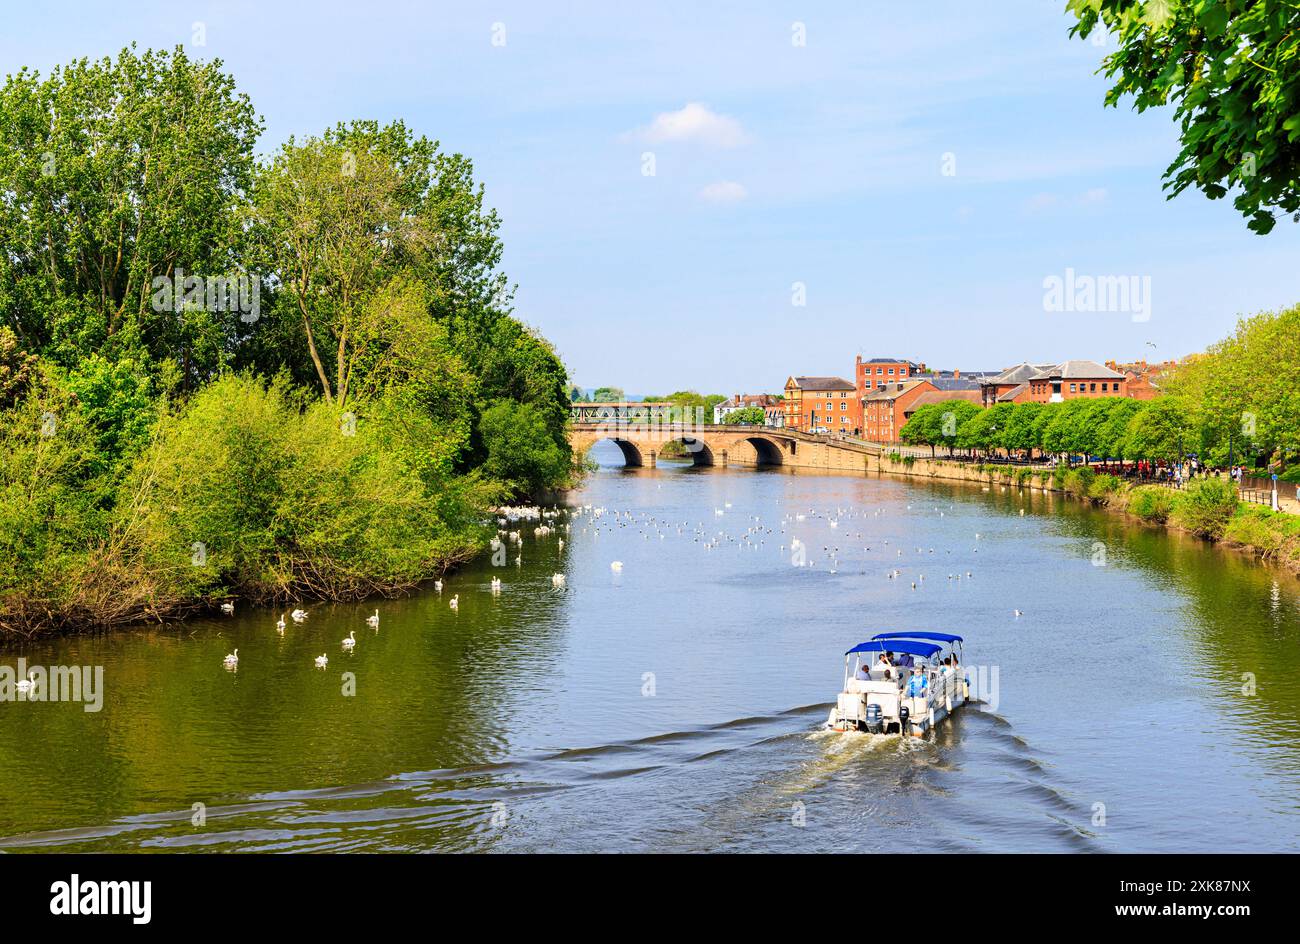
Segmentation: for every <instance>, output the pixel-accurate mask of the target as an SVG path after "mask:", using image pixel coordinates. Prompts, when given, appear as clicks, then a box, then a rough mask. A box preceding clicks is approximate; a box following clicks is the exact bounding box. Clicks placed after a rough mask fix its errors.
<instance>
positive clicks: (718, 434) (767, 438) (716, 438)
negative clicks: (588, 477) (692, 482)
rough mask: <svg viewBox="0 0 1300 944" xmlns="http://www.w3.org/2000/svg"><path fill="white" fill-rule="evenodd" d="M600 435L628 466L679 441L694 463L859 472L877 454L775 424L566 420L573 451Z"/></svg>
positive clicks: (655, 455) (584, 447)
mask: <svg viewBox="0 0 1300 944" xmlns="http://www.w3.org/2000/svg"><path fill="white" fill-rule="evenodd" d="M603 439H608V440H611V441H613V442H614V443H615V444H616V445H618V447H619V449H621V450H622V451H623V456H624V459H625V461H626V462H627V464H628V465H629V466H642V465H650V466H653V465H654V464H655V463H656V461H657V460H658V458H659V454H660V453H661V451H662V450H663V447H664V446H665V445H667V444H668V443H673V442H680V443H682V444H683V445H684V446H685V449H686V452H687V454H688V455H689V456H690V458H691V459H692V460H693V461H694V463H695V464H696V465H742V466H761V465H782V466H790V467H793V468H812V469H829V470H839V471H863V470H865V469H867V468H868V467H869V464H870V460H871V458H872V457H876V458H877V460H878V457H879V455H880V449H879V447H876V446H871V445H868V444H864V443H860V442H847V441H844V440H838V439H832V438H830V437H827V436H817V435H814V434H812V433H805V432H802V431H800V430H794V429H783V428H780V427H768V426H741V425H726V424H721V425H720V424H714V423H707V424H706V423H675V422H654V421H650V422H630V421H622V420H618V419H614V420H610V421H605V422H598V423H593V422H575V423H571V424H570V427H569V441H570V444H571V445H572V446H573V448H574V451H576V452H586V450H587V449H589V448H590V447H591V446H592V445H594V444H595V443H596V442H599V441H600V440H603Z"/></svg>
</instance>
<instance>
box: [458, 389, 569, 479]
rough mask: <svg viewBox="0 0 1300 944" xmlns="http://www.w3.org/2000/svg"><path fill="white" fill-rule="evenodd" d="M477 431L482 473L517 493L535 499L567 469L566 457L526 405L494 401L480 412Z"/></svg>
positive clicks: (538, 416)
mask: <svg viewBox="0 0 1300 944" xmlns="http://www.w3.org/2000/svg"><path fill="white" fill-rule="evenodd" d="M479 427H480V429H481V431H482V435H483V443H484V445H485V446H486V447H487V454H488V457H487V462H486V463H485V464H484V471H485V472H487V474H488V475H490V476H492V477H493V478H496V479H498V480H500V481H502V482H505V483H506V484H507V485H509V486H510V487H511V488H513V489H515V490H516V491H517V492H520V493H522V494H527V495H533V496H535V495H536V494H537V492H538V491H539V490H540V489H542V488H545V487H546V486H548V485H553V484H555V483H556V482H557V481H558V480H559V479H560V478H562V477H563V476H564V474H565V472H566V471H567V469H568V463H569V457H568V455H567V454H566V453H565V452H564V451H563V450H561V449H560V447H559V446H558V445H556V443H555V441H554V440H553V439H552V438H551V432H550V429H549V428H548V427H547V424H546V419H545V418H544V417H543V416H542V414H541V413H540V412H539V411H538V410H537V409H536V407H533V406H531V405H530V404H527V403H515V402H513V401H510V400H498V401H496V402H495V403H493V404H492V405H491V406H489V407H488V408H487V409H486V410H484V411H483V416H482V418H481V419H480V420H479Z"/></svg>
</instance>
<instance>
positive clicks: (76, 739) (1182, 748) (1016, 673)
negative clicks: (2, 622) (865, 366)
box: [0, 452, 1300, 852]
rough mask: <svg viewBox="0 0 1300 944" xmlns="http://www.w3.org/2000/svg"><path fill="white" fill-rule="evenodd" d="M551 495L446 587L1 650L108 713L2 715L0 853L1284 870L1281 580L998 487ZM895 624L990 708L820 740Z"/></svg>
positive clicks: (1294, 668)
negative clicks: (933, 725)
mask: <svg viewBox="0 0 1300 944" xmlns="http://www.w3.org/2000/svg"><path fill="white" fill-rule="evenodd" d="M613 455H614V459H615V461H617V453H616V452H615V453H614V454H613ZM571 502H572V504H571V507H570V510H569V512H567V513H565V514H564V515H562V516H561V517H560V518H557V519H556V521H558V522H559V523H560V524H561V528H560V530H559V531H557V532H556V533H555V534H552V535H549V536H544V537H540V538H539V537H536V536H535V535H534V533H533V528H534V526H535V523H533V522H522V523H521V524H520V525H519V526H518V530H520V531H521V533H522V535H523V542H522V547H521V548H520V551H519V553H521V554H522V563H521V564H519V565H517V566H516V565H515V564H514V557H515V553H516V551H515V550H513V549H512V551H511V554H510V555H509V556H510V561H511V563H510V564H509V565H508V566H506V567H504V568H493V567H492V566H490V564H489V563H488V562H487V561H484V562H482V563H479V564H476V565H474V566H471V567H469V568H466V569H465V570H463V571H461V572H460V573H458V574H455V575H452V576H451V577H449V578H448V579H447V581H446V586H445V588H444V591H443V593H442V594H441V595H439V594H438V593H436V592H434V591H432V590H429V591H426V592H424V593H421V594H419V595H418V596H415V597H412V598H410V599H405V600H396V601H380V602H378V603H377V604H375V603H370V604H364V605H362V604H358V605H355V606H350V605H349V606H327V605H318V606H313V607H309V609H310V616H309V617H308V619H307V621H306V622H305V623H302V624H295V623H293V622H292V621H291V622H290V623H289V625H288V627H287V628H286V630H285V632H284V634H283V635H280V634H279V633H277V631H276V628H275V622H276V620H277V618H278V616H279V613H272V612H244V611H241V612H239V613H238V614H237V615H235V616H233V617H230V618H222V619H214V620H203V621H192V622H189V623H186V624H184V625H183V626H166V627H162V628H144V629H140V630H137V631H134V632H129V633H121V634H116V635H112V636H104V637H87V638H78V639H66V640H55V641H50V642H45V643H41V644H38V645H30V646H27V647H25V648H22V649H12V650H10V651H9V652H7V653H5V654H4V661H5V662H7V663H8V664H10V665H12V664H14V662H15V661H16V659H17V657H18V656H19V655H22V656H25V657H26V658H27V660H28V661H29V662H30V663H33V664H41V665H58V664H69V665H82V664H89V665H102V666H104V670H105V688H106V691H105V696H104V707H103V710H102V711H101V712H99V713H97V714H91V713H86V712H84V711H82V709H81V706H80V705H76V704H39V703H21V702H20V703H2V704H0V836H3V837H5V838H3V839H0V847H4V848H7V849H9V850H11V851H18V850H23V849H33V848H35V849H41V848H46V849H48V848H52V847H55V848H64V849H73V850H87V851H91V850H93V851H101V850H114V849H126V850H130V849H142V850H178V851H202V850H258V851H274V850H330V851H345V850H440V851H450V850H502V851H534V850H537V851H540V850H561V851H584V850H610V851H707V850H728V851H731V850H774V851H818V850H834V851H867V850H872V849H883V848H896V846H897V838H898V832H897V829H896V827H897V826H899V825H904V824H911V825H915V826H918V827H922V828H923V830H924V835H925V836H926V839H927V844H928V848H929V849H932V850H936V851H941V850H952V851H985V850H988V851H995V850H996V851H1002V850H1014V851H1061V852H1068V851H1115V850H1146V851H1162V850H1211V849H1213V850H1222V849H1224V848H1228V849H1233V848H1242V849H1246V848H1249V849H1254V850H1261V849H1279V850H1292V851H1294V850H1296V849H1297V848H1300V827H1298V826H1297V820H1296V813H1297V804H1298V803H1300V801H1298V800H1297V797H1300V791H1297V786H1298V785H1300V783H1298V781H1300V599H1298V597H1297V594H1296V589H1295V584H1294V580H1293V579H1292V578H1290V577H1287V576H1284V575H1282V574H1281V573H1280V572H1277V571H1273V570H1270V569H1268V568H1264V567H1259V566H1257V565H1255V564H1254V563H1252V562H1250V561H1248V560H1246V559H1244V558H1242V557H1240V556H1237V555H1234V554H1232V553H1230V552H1224V551H1220V550H1216V549H1212V548H1207V547H1206V546H1204V545H1202V544H1201V543H1199V542H1197V541H1194V540H1191V539H1186V538H1181V537H1177V536H1169V535H1166V534H1164V533H1162V532H1159V531H1155V530H1150V529H1146V528H1143V527H1141V526H1136V525H1133V524H1130V523H1127V522H1125V521H1123V520H1121V519H1119V518H1117V517H1115V516H1111V515H1107V514H1105V513H1101V512H1095V511H1092V510H1089V509H1085V508H1081V507H1080V506H1079V505H1078V504H1076V503H1072V502H1065V501H1063V500H1062V499H1059V498H1055V497H1053V496H1049V495H1043V494H1041V493H1019V492H1015V491H1011V490H1002V489H1000V488H998V487H993V488H992V489H990V490H981V489H979V488H972V487H969V486H952V485H945V484H928V483H912V482H907V481H901V480H892V479H874V478H858V477H849V476H843V477H833V476H812V475H792V474H788V473H782V472H780V471H766V472H747V471H735V472H728V471H725V470H717V469H715V470H707V469H704V470H693V469H689V468H679V467H674V466H671V465H665V466H661V467H660V468H659V469H657V470H640V471H635V472H631V471H629V472H624V471H622V470H619V469H616V468H604V469H602V470H601V471H600V472H599V473H597V474H596V475H594V476H593V477H592V479H591V481H590V482H589V484H588V486H587V487H586V488H585V489H584V490H583V491H582V492H581V493H579V494H576V495H575V496H573V498H572V499H571ZM584 506H587V507H584ZM598 509H604V511H603V514H599V515H598V514H597V510H598ZM1022 510H1023V511H1024V515H1023V516H1022V515H1021V514H1020V512H1021V511H1022ZM832 522H834V526H832ZM565 524H567V525H568V528H569V530H568V531H565V530H564V525H565ZM796 537H797V538H799V539H800V540H801V541H802V542H803V543H804V545H805V547H806V549H807V554H806V557H807V562H808V563H807V566H792V563H791V551H790V546H791V543H792V541H791V539H792V538H796ZM560 538H563V539H564V541H565V544H564V546H563V548H561V547H560V544H559V539H560ZM1098 545H1100V546H1101V547H1102V548H1103V550H1104V555H1098V553H1097V546H1098ZM1099 557H1104V562H1105V563H1104V566H1094V564H1095V562H1096V561H1097V560H1098V559H1099ZM616 560H617V561H621V562H622V563H623V568H622V570H621V572H615V571H613V570H612V569H611V567H610V564H611V562H613V561H616ZM895 569H897V570H898V571H900V576H899V578H898V579H890V578H889V577H888V574H889V573H890V572H891V571H893V570H895ZM967 572H969V574H970V576H969V577H968V576H967ZM554 573H564V574H565V575H566V577H567V581H566V582H567V588H566V589H562V590H557V589H555V588H554V587H553V586H552V582H551V575H552V574H554ZM949 575H952V577H951V579H950V576H949ZM493 576H499V577H500V578H501V580H502V583H503V587H502V592H501V593H500V594H499V595H494V594H492V593H491V591H490V581H491V578H492V577H493ZM922 577H924V579H921V578H922ZM913 582H915V583H916V585H917V587H916V589H915V590H914V589H912V583H913ZM453 595H456V596H458V597H459V608H458V609H457V610H452V609H451V607H450V606H449V605H448V600H449V598H450V597H451V596H453ZM376 605H378V607H379V609H380V614H381V621H380V626H379V628H378V630H377V631H376V630H375V629H372V628H371V627H369V626H367V625H366V624H365V617H366V616H367V615H369V614H370V613H371V612H373V610H374V608H375V606H376ZM1016 609H1019V610H1022V611H1023V613H1024V615H1023V616H1021V617H1019V618H1017V617H1016V616H1015V615H1014V613H1013V611H1014V610H1016ZM906 628H918V629H921V628H924V629H941V630H950V631H955V632H959V633H962V634H963V635H965V636H966V637H967V643H966V656H967V659H966V661H967V663H968V665H971V666H979V665H984V666H996V667H997V669H998V677H999V681H1000V685H999V689H998V691H997V693H996V695H997V697H996V704H987V705H985V706H983V710H980V709H975V708H968V709H965V710H963V711H962V712H960V713H958V715H957V716H956V717H954V718H953V719H952V723H950V724H945V725H944V726H942V727H941V728H940V729H939V731H937V732H936V734H935V736H934V737H933V739H931V740H926V741H919V740H918V741H912V740H903V739H901V738H898V737H883V736H870V735H838V734H827V733H823V732H821V731H820V730H819V726H820V725H821V723H822V722H823V721H824V719H825V716H826V711H827V707H828V703H829V702H830V701H831V699H832V698H833V697H834V695H835V692H836V691H837V690H838V688H839V684H840V681H841V673H842V661H841V660H842V653H843V651H844V650H845V649H847V648H848V647H849V646H850V645H852V644H854V643H856V642H859V641H861V640H862V639H864V638H867V637H869V636H870V635H871V634H872V633H874V632H878V631H882V630H893V629H906ZM352 630H355V631H356V633H357V639H358V643H357V646H356V649H355V651H353V652H352V653H350V654H349V653H347V652H345V651H344V650H343V648H342V646H341V644H340V643H341V640H342V638H343V637H345V636H347V635H348V633H349V632H351V631H352ZM236 647H238V648H239V668H238V671H236V672H233V673H232V672H227V671H225V670H223V668H222V665H221V662H222V658H223V657H224V655H225V654H226V653H228V652H230V651H231V650H232V649H234V648H236ZM323 652H324V653H327V654H328V656H329V666H328V668H327V669H326V670H324V671H317V670H316V669H314V668H313V660H314V658H315V657H316V656H318V655H320V654H321V653H323ZM347 673H350V677H351V678H352V679H354V684H355V694H352V695H345V694H344V690H345V688H346V687H347V686H348V685H349V684H350V682H349V675H348V674H347ZM1243 676H1245V678H1243ZM1252 681H1253V685H1254V694H1253V695H1244V694H1243V685H1244V684H1247V683H1249V682H1252ZM196 804H202V805H203V806H202V807H201V808H200V809H201V810H202V812H203V813H204V814H205V815H206V820H205V821H204V822H203V823H202V825H198V826H196V825H195V824H194V822H193V820H194V818H196V816H197V814H196Z"/></svg>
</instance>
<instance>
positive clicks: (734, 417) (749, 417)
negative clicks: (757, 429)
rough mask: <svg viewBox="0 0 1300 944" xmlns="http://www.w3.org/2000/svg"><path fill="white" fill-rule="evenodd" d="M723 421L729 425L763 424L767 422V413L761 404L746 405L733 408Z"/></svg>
mask: <svg viewBox="0 0 1300 944" xmlns="http://www.w3.org/2000/svg"><path fill="white" fill-rule="evenodd" d="M722 422H724V423H726V424H727V425H729V426H735V425H744V426H762V425H763V424H764V423H766V422H767V413H766V412H764V410H763V408H762V407H761V406H746V407H741V408H740V409H739V410H732V411H731V412H730V413H728V414H727V415H726V416H724V417H723V418H722Z"/></svg>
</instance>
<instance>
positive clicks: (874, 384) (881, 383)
mask: <svg viewBox="0 0 1300 944" xmlns="http://www.w3.org/2000/svg"><path fill="white" fill-rule="evenodd" d="M924 373H925V365H924V364H916V363H913V362H912V361H906V360H900V359H899V358H895V357H873V358H871V359H870V360H865V361H864V360H863V359H862V356H861V355H858V357H857V360H856V361H855V363H854V365H853V378H854V386H855V387H857V390H858V399H859V400H861V399H862V398H863V397H865V396H866V395H867V394H868V393H871V391H873V390H879V389H880V388H882V387H886V386H892V385H893V384H896V383H901V382H902V381H904V380H914V379H916V377H917V375H919V374H924Z"/></svg>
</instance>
